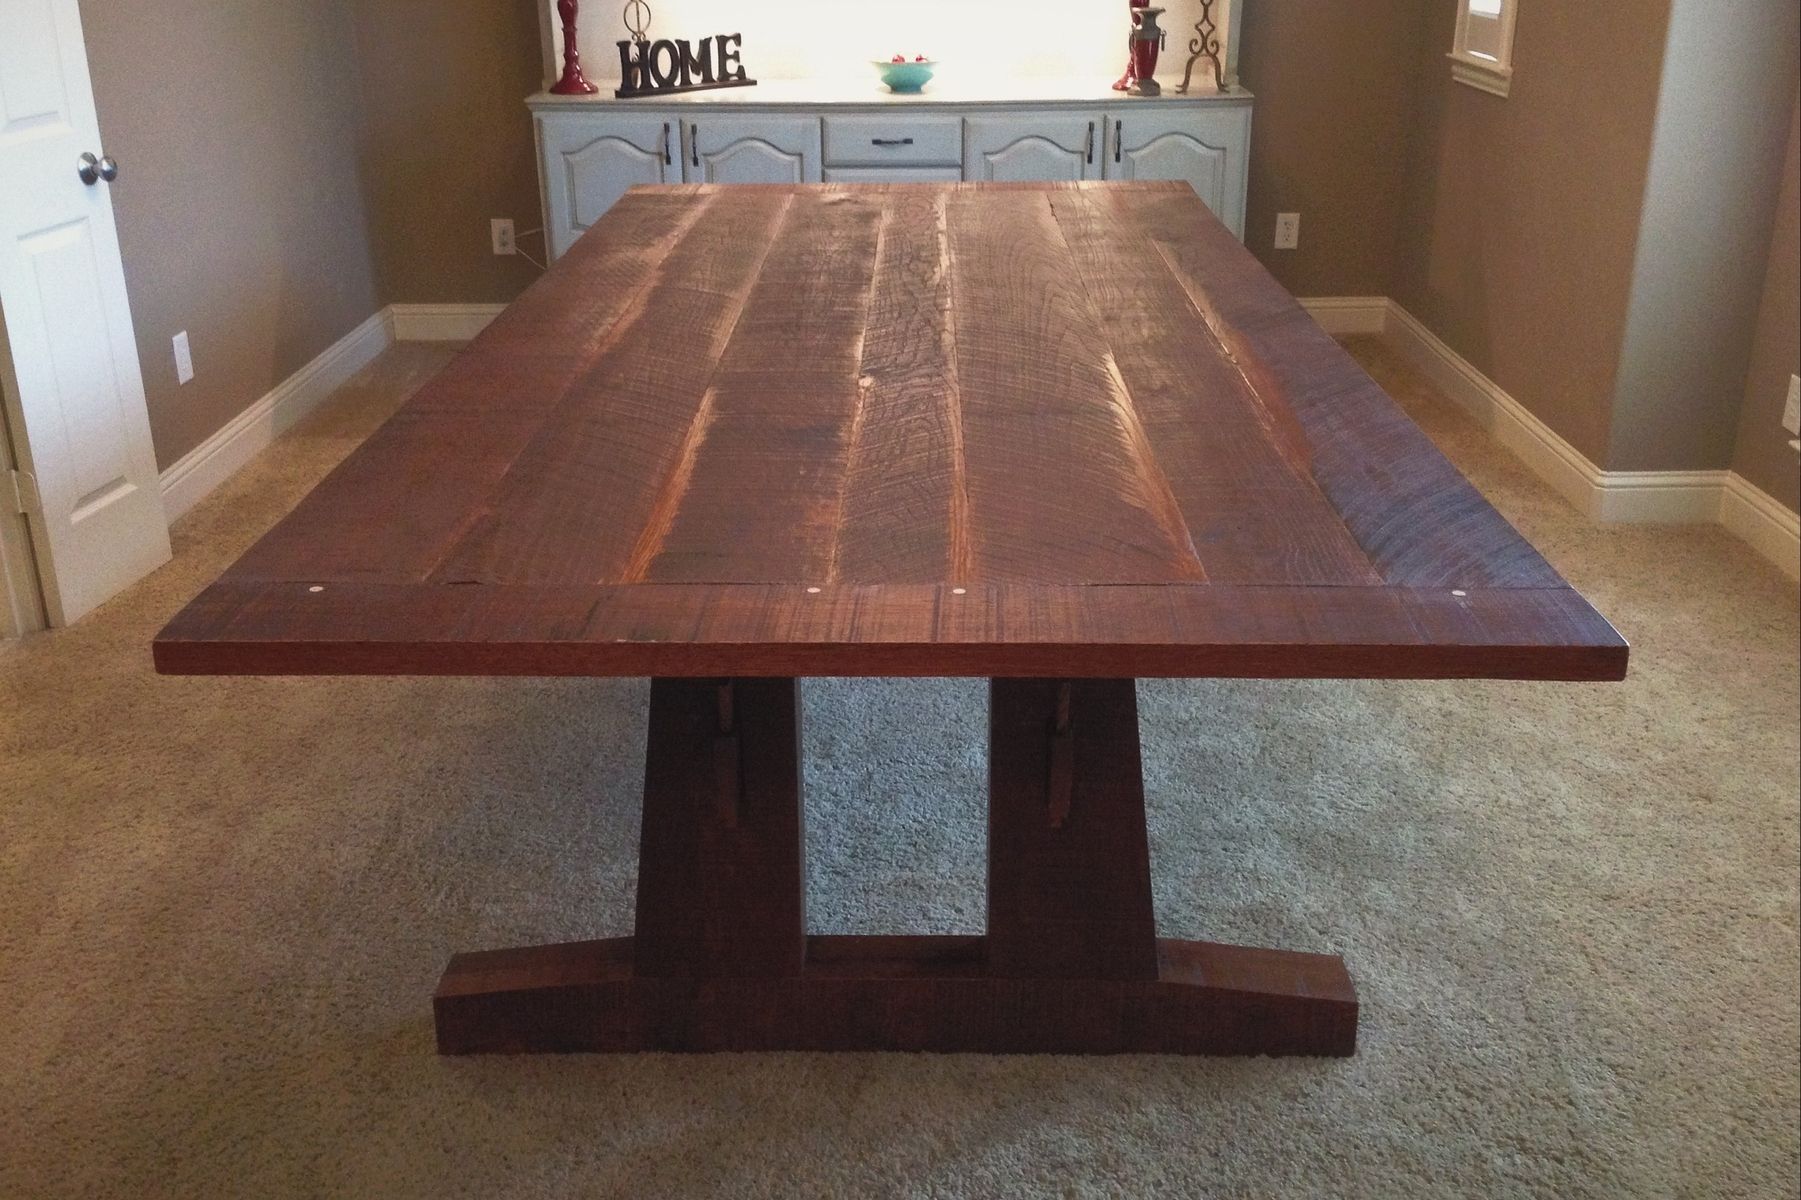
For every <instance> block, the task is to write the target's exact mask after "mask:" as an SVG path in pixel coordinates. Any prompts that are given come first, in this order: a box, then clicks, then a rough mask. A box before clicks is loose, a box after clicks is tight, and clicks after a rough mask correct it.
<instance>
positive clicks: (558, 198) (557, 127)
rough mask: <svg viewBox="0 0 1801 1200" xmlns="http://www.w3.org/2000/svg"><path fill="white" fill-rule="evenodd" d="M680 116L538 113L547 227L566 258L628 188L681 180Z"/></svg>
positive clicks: (556, 253)
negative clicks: (679, 149) (677, 119)
mask: <svg viewBox="0 0 1801 1200" xmlns="http://www.w3.org/2000/svg"><path fill="white" fill-rule="evenodd" d="M676 136H677V135H676V127H675V120H674V119H673V118H672V117H670V116H668V115H667V114H645V113H631V114H613V113H567V114H565V113H545V114H542V115H540V116H539V117H538V150H539V163H540V168H541V169H542V170H543V172H544V221H545V224H544V228H545V231H546V232H545V240H546V241H547V242H548V243H549V245H550V256H551V257H552V258H557V257H560V256H561V255H562V254H563V253H564V251H566V250H568V249H569V247H570V246H573V245H574V244H575V239H576V238H578V237H580V236H581V235H582V234H583V233H584V232H585V231H586V230H587V229H588V227H589V226H590V225H593V224H594V222H596V221H598V220H600V217H601V214H602V213H604V212H606V211H607V209H609V208H611V207H613V205H614V204H615V203H616V202H617V201H618V199H619V197H620V196H622V195H624V194H625V189H626V188H629V187H631V186H632V185H633V184H638V183H680V182H681V181H682V168H681V164H680V163H679V162H678V161H677V159H676V154H677V147H676Z"/></svg>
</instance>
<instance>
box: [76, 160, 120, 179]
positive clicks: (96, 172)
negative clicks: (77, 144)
mask: <svg viewBox="0 0 1801 1200" xmlns="http://www.w3.org/2000/svg"><path fill="white" fill-rule="evenodd" d="M77 161H78V162H79V163H80V169H79V170H78V171H77V172H76V173H77V174H79V175H80V176H81V182H83V183H85V184H87V185H88V186H89V187H93V186H94V185H95V184H96V183H99V182H100V181H101V180H102V179H104V180H106V181H107V182H108V183H111V182H112V181H113V180H115V179H117V178H118V177H119V164H118V163H116V162H114V161H113V160H112V156H111V155H108V156H107V157H105V158H95V157H94V156H93V155H92V154H83V155H82V156H81V158H80V159H79V160H77Z"/></svg>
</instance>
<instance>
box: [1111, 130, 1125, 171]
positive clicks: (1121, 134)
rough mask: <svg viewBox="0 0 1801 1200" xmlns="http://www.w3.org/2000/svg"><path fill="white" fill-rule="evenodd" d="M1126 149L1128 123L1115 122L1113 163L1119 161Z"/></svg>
mask: <svg viewBox="0 0 1801 1200" xmlns="http://www.w3.org/2000/svg"><path fill="white" fill-rule="evenodd" d="M1125 148H1126V123H1125V122H1124V121H1115V122H1113V161H1114V162H1118V161H1119V156H1120V153H1121V152H1122V151H1124V150H1125Z"/></svg>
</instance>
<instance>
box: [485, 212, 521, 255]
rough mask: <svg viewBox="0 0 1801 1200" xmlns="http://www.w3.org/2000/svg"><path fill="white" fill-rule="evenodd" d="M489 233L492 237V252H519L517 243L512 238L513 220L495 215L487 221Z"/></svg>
mask: <svg viewBox="0 0 1801 1200" xmlns="http://www.w3.org/2000/svg"><path fill="white" fill-rule="evenodd" d="M488 231H489V234H490V235H491V236H492V237H493V239H494V253H496V254H499V255H508V254H517V253H519V245H518V243H516V242H515V241H514V240H513V222H512V221H511V220H510V219H509V218H507V217H495V218H494V219H493V220H492V221H489V222H488Z"/></svg>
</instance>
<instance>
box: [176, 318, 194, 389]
mask: <svg viewBox="0 0 1801 1200" xmlns="http://www.w3.org/2000/svg"><path fill="white" fill-rule="evenodd" d="M193 378H194V352H193V350H192V349H191V348H190V347H189V346H188V331H187V330H185V329H184V330H182V331H181V332H180V333H178V334H176V335H175V382H176V383H190V382H192V381H193Z"/></svg>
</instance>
